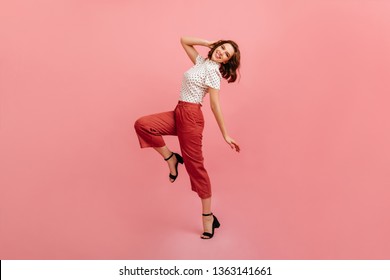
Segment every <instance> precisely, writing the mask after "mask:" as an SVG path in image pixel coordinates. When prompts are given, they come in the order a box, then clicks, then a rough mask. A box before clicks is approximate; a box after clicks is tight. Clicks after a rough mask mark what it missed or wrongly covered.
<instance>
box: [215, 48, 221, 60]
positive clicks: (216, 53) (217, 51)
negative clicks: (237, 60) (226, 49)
mask: <svg viewBox="0 0 390 280" xmlns="http://www.w3.org/2000/svg"><path fill="white" fill-rule="evenodd" d="M215 56H216V57H217V58H218V59H221V58H222V54H221V53H220V52H219V50H216V51H215Z"/></svg>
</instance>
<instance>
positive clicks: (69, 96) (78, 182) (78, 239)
mask: <svg viewBox="0 0 390 280" xmlns="http://www.w3.org/2000/svg"><path fill="white" fill-rule="evenodd" d="M212 3H213V4H215V5H214V6H213V5H211V6H210V1H205V0H202V1H198V2H197V4H196V5H194V7H193V8H191V9H189V7H188V3H187V2H185V1H155V3H154V4H153V5H152V6H153V8H151V4H150V3H149V1H144V2H143V1H103V0H102V1H75V0H74V1H65V0H63V1H61V0H59V1H48V0H37V1H33V2H32V1H27V0H17V1H8V2H5V1H3V2H1V3H0V42H1V44H0V259H389V258H390V239H389V238H388V237H389V236H390V223H389V214H390V203H389V197H390V172H389V167H390V148H389V143H390V122H389V120H390V113H389V104H390V97H389V92H390V79H389V75H390V52H389V50H390V37H389V34H390V17H389V13H390V4H389V3H388V2H387V1H368V0H367V1H325V0H323V1H320V0H315V1H287V0H285V1H284V0H277V1H273V0H272V1H271V0H269V1H265V0H264V1H241V2H240V5H237V2H236V1H230V0H228V1H219V0H216V1H213V2H212ZM227 15H229V17H228V16H227ZM226 19H232V20H231V21H229V20H226ZM228 23H229V24H228ZM182 35H194V36H199V37H204V38H206V39H210V40H215V39H218V38H231V39H234V40H236V41H237V42H238V43H239V45H240V47H241V51H242V57H243V58H242V69H241V74H242V78H241V80H240V82H239V83H237V84H227V83H226V82H224V83H223V85H222V90H221V103H222V109H223V112H224V115H225V119H226V123H227V126H228V129H229V131H230V133H231V136H232V137H233V138H234V139H236V140H237V142H238V143H239V144H240V145H241V148H242V152H241V153H240V154H236V153H234V152H233V151H231V150H230V148H229V147H228V145H226V144H225V143H224V141H223V139H222V137H221V136H220V133H219V131H218V127H217V124H216V122H215V120H214V119H213V116H212V113H211V112H210V109H209V102H208V100H207V99H205V104H204V106H203V111H204V114H205V119H206V128H205V132H204V155H205V158H206V167H207V169H208V171H209V174H210V177H211V180H212V184H213V194H214V195H213V211H214V213H215V214H216V215H217V217H218V219H219V220H220V222H221V224H222V225H221V228H220V229H217V231H216V236H215V238H213V239H212V240H206V241H205V240H201V239H200V238H199V235H200V234H201V232H202V228H201V215H200V214H201V212H200V210H201V209H200V201H199V199H198V197H197V196H196V194H195V193H193V192H191V191H190V185H189V179H188V176H187V174H186V172H185V170H184V168H183V167H182V166H180V170H179V172H180V174H179V178H178V179H177V181H176V182H175V183H174V184H171V183H169V181H168V168H167V166H166V164H165V162H164V161H163V160H162V159H161V158H159V157H158V155H157V154H155V152H154V151H153V150H151V149H144V150H141V149H140V148H139V145H138V141H137V138H136V135H135V133H134V129H133V123H134V121H135V120H136V119H137V118H138V117H140V116H142V115H145V114H150V113H157V112H161V111H166V110H171V109H173V108H174V106H175V103H176V101H177V97H178V91H179V90H180V84H181V76H182V73H183V71H185V70H186V69H187V68H188V67H190V65H191V64H190V61H189V60H188V58H187V57H186V56H185V53H184V52H183V50H182V49H181V46H180V43H179V38H180V36H182ZM199 50H200V51H201V53H202V54H203V55H204V54H205V53H206V50H205V49H204V48H200V49H199ZM167 143H168V144H169V146H170V147H171V148H172V149H173V150H175V151H178V143H177V141H176V139H175V138H174V137H169V138H168V139H167Z"/></svg>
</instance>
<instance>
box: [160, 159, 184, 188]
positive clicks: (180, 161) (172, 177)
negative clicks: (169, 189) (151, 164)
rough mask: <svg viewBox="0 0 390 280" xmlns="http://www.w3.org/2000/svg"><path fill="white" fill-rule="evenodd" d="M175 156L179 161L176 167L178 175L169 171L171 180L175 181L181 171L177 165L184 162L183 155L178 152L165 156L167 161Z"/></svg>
mask: <svg viewBox="0 0 390 280" xmlns="http://www.w3.org/2000/svg"><path fill="white" fill-rule="evenodd" d="M173 156H175V157H176V159H177V161H176V165H175V169H176V175H172V174H171V173H169V178H170V179H171V180H172V181H171V182H172V183H173V182H175V180H176V178H177V176H178V175H179V171H178V169H177V166H178V165H179V163H180V164H183V163H184V160H183V158H182V157H181V155H179V154H176V153H172V154H171V155H170V156H169V157H167V158H165V159H164V160H165V161H168V160H170V159H171V157H173Z"/></svg>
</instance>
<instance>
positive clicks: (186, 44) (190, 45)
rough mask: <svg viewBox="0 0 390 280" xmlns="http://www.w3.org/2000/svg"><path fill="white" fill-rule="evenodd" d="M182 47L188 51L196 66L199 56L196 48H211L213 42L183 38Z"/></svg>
mask: <svg viewBox="0 0 390 280" xmlns="http://www.w3.org/2000/svg"><path fill="white" fill-rule="evenodd" d="M180 42H181V45H182V46H183V48H184V50H185V51H186V53H187V55H188V57H189V58H190V59H191V61H192V62H193V63H194V64H195V62H196V57H197V56H198V52H197V50H196V49H195V48H194V46H204V47H210V46H211V45H212V43H213V42H210V41H207V40H205V39H200V38H195V37H181V38H180Z"/></svg>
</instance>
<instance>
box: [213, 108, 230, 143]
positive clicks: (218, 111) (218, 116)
mask: <svg viewBox="0 0 390 280" xmlns="http://www.w3.org/2000/svg"><path fill="white" fill-rule="evenodd" d="M211 111H212V112H213V114H214V117H215V120H216V121H217V123H218V126H219V129H220V130H221V133H222V136H223V137H224V138H225V137H226V136H227V135H228V133H227V130H226V126H225V120H224V118H223V115H222V110H221V107H220V106H219V104H214V105H212V106H211Z"/></svg>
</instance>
